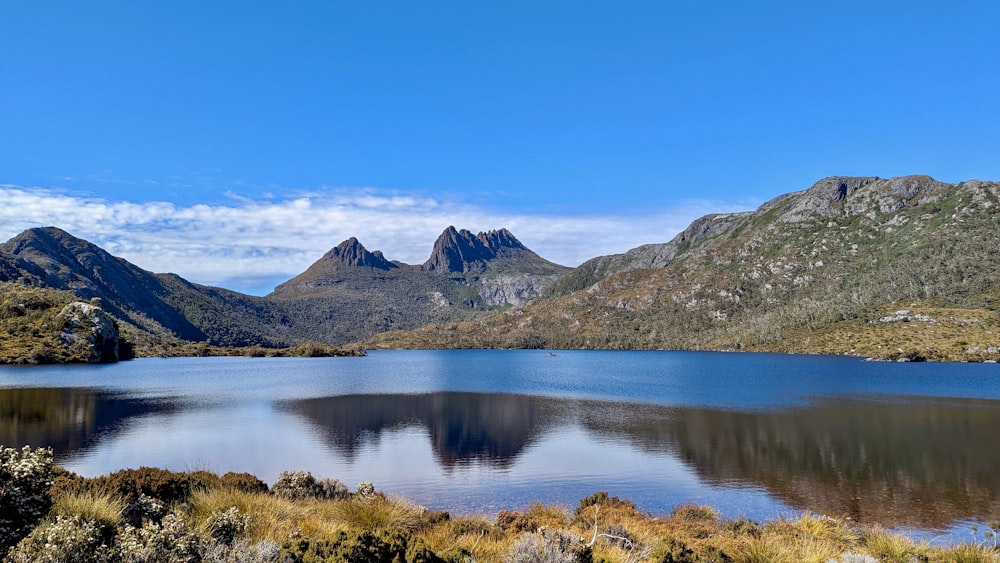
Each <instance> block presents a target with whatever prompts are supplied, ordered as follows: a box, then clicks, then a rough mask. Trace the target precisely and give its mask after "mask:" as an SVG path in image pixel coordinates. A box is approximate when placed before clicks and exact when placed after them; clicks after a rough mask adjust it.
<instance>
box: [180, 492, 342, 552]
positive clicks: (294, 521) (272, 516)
mask: <svg viewBox="0 0 1000 563" xmlns="http://www.w3.org/2000/svg"><path fill="white" fill-rule="evenodd" d="M331 504H332V503H330V502H325V501H316V500H304V501H297V502H292V501H288V500H285V499H282V498H281V497H277V496H274V495H270V494H265V493H244V492H239V491H233V490H230V489H215V490H211V491H195V492H194V493H192V495H191V498H190V500H189V502H188V505H189V506H190V511H189V512H188V514H187V517H188V519H189V523H190V524H191V525H193V526H200V525H201V524H202V523H204V521H205V520H206V519H208V517H209V516H210V515H211V514H212V513H213V512H216V511H220V510H223V511H224V510H228V509H229V508H230V507H233V506H235V507H236V508H237V509H239V511H240V512H241V513H243V514H249V515H250V529H249V531H248V535H249V536H250V537H252V538H254V539H256V540H263V539H266V540H270V541H273V542H275V543H277V544H279V545H280V544H282V543H284V542H286V541H288V539H289V538H291V537H293V536H297V535H301V536H305V537H314V538H320V537H326V536H329V535H331V534H334V533H336V532H339V531H341V530H344V529H347V526H345V525H343V524H342V523H340V522H339V521H338V520H337V519H336V518H334V516H333V511H332V506H331Z"/></svg>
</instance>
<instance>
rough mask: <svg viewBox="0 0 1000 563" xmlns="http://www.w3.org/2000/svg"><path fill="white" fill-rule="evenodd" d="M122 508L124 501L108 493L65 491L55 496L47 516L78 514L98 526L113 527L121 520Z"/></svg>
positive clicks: (71, 515)
mask: <svg viewBox="0 0 1000 563" xmlns="http://www.w3.org/2000/svg"><path fill="white" fill-rule="evenodd" d="M124 509H125V503H124V502H123V501H122V500H121V499H119V498H117V497H112V496H110V495H102V494H95V493H89V492H87V493H67V494H63V495H59V496H58V497H56V499H55V502H54V504H53V505H52V509H51V511H50V512H49V516H50V517H51V518H55V517H56V516H65V517H73V516H79V517H81V518H82V519H84V520H88V521H90V522H94V523H96V524H98V525H100V526H107V527H114V526H117V525H118V523H119V522H121V519H122V510H124Z"/></svg>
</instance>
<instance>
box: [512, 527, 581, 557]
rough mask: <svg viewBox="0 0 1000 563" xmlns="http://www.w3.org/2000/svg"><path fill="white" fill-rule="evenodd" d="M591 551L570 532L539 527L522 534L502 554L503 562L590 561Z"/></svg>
mask: <svg viewBox="0 0 1000 563" xmlns="http://www.w3.org/2000/svg"><path fill="white" fill-rule="evenodd" d="M593 558H594V556H593V552H592V551H591V549H590V547H589V546H587V545H586V544H585V543H583V539H582V538H580V537H579V536H576V535H574V534H572V533H570V532H566V531H563V530H553V529H551V528H541V529H540V530H538V532H535V533H531V534H524V535H522V536H521V537H520V538H518V539H517V541H515V542H514V545H512V546H511V548H510V551H508V552H507V555H505V556H504V558H503V560H504V562H505V563H590V562H591V561H593Z"/></svg>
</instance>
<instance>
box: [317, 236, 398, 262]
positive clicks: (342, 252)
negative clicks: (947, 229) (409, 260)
mask: <svg viewBox="0 0 1000 563" xmlns="http://www.w3.org/2000/svg"><path fill="white" fill-rule="evenodd" d="M320 262H321V263H326V264H327V265H333V266H334V267H337V266H342V267H349V268H374V269H376V270H391V269H393V268H397V267H398V266H396V264H393V263H392V262H390V261H388V260H386V259H385V256H383V255H382V252H380V251H378V250H376V251H375V252H369V251H368V249H367V248H365V247H364V245H362V244H361V243H360V242H358V239H357V238H355V237H351V238H349V239H347V240H345V241H344V242H342V243H340V244H338V245H337V246H336V247H334V248H332V249H331V250H330V251H329V252H327V253H326V254H325V255H324V256H323V258H322V259H321V260H320ZM331 263H332V264H331Z"/></svg>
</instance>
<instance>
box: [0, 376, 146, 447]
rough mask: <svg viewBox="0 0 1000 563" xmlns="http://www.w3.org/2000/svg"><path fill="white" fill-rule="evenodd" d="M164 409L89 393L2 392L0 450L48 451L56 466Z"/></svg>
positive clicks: (65, 390)
mask: <svg viewBox="0 0 1000 563" xmlns="http://www.w3.org/2000/svg"><path fill="white" fill-rule="evenodd" d="M164 409H165V405H163V404H160V403H159V402H152V401H149V400H143V399H134V398H128V397H123V396H120V395H116V394H113V393H103V392H100V391H96V390H94V389H89V388H68V387H62V388H52V389H47V388H30V387H29V388H20V389H0V444H3V445H4V446H6V447H11V448H18V447H21V446H24V445H30V446H33V447H50V448H52V450H53V453H54V454H55V458H56V461H60V460H64V459H68V458H70V457H72V456H74V455H76V454H77V453H79V452H81V451H83V450H85V449H86V448H87V447H88V446H89V445H91V444H93V443H94V442H95V441H96V440H97V439H99V438H100V437H101V436H103V435H104V434H106V433H108V432H113V431H115V430H118V429H120V428H121V427H122V426H123V425H124V423H125V421H127V420H129V419H132V418H136V417H140V416H144V415H148V414H151V413H154V412H158V411H162V410H164Z"/></svg>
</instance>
